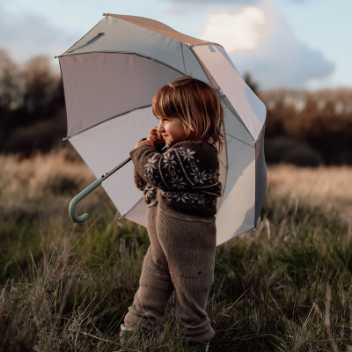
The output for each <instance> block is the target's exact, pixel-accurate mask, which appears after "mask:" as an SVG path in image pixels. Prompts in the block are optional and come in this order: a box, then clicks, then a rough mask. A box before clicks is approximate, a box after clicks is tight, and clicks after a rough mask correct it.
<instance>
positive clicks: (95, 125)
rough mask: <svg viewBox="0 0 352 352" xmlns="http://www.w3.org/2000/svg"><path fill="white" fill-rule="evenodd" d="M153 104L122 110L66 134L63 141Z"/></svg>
mask: <svg viewBox="0 0 352 352" xmlns="http://www.w3.org/2000/svg"><path fill="white" fill-rule="evenodd" d="M151 106H152V105H151V104H148V105H143V106H139V107H138V108H134V109H130V110H127V111H124V112H122V113H120V114H117V115H113V116H110V117H108V118H107V119H105V120H103V121H99V122H98V123H96V124H94V125H91V126H88V127H87V128H84V129H82V130H80V131H78V132H76V133H73V134H71V135H69V136H66V137H65V138H63V139H62V141H66V140H68V139H70V138H71V137H74V136H77V135H79V134H81V133H83V132H86V131H88V130H90V129H91V128H94V127H97V126H99V125H101V124H102V123H104V122H107V121H110V120H112V119H114V118H116V117H120V116H122V115H126V114H128V113H130V112H132V111H136V110H141V109H145V108H148V107H151Z"/></svg>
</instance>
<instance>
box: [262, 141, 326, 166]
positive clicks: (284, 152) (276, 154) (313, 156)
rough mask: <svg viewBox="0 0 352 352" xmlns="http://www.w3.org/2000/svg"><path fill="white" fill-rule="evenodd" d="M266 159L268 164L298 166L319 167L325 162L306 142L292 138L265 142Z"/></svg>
mask: <svg viewBox="0 0 352 352" xmlns="http://www.w3.org/2000/svg"><path fill="white" fill-rule="evenodd" d="M265 157H266V161H267V162H268V164H274V163H291V164H294V165H298V166H319V165H321V164H323V162H324V160H323V158H322V157H321V155H320V154H319V153H318V152H317V151H316V150H314V149H313V148H312V147H310V146H309V145H308V144H307V143H306V142H303V141H298V140H295V139H293V138H290V137H276V138H272V139H266V140H265Z"/></svg>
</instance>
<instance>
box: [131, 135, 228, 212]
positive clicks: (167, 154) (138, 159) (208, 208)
mask: <svg viewBox="0 0 352 352" xmlns="http://www.w3.org/2000/svg"><path fill="white" fill-rule="evenodd" d="M130 157H131V159H132V161H133V163H134V167H135V169H134V180H135V184H136V186H137V188H138V189H140V190H142V191H143V192H144V199H145V202H146V203H147V206H152V205H155V204H156V203H157V190H159V192H160V195H161V197H160V198H161V201H163V202H164V205H165V206H166V207H169V208H171V209H173V210H176V211H178V212H180V213H184V214H189V215H195V216H201V217H211V216H214V215H215V214H216V210H217V209H216V203H217V197H219V196H221V195H222V192H221V190H222V185H221V183H220V182H219V161H218V152H217V150H216V148H215V147H214V146H213V145H211V144H209V143H207V142H203V141H192V140H185V141H180V142H176V143H175V144H172V145H171V146H167V145H163V147H160V146H159V148H156V147H153V146H150V145H146V144H144V145H140V146H139V147H137V148H135V149H133V150H132V151H130Z"/></svg>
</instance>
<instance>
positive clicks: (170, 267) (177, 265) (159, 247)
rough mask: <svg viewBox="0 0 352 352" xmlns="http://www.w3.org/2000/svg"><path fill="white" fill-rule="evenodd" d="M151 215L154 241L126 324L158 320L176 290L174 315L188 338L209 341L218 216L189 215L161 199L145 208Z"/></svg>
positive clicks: (150, 232) (150, 233)
mask: <svg viewBox="0 0 352 352" xmlns="http://www.w3.org/2000/svg"><path fill="white" fill-rule="evenodd" d="M147 217H148V222H147V223H148V225H147V231H148V236H149V240H150V245H149V248H148V250H147V253H146V255H145V257H144V259H143V266H142V271H141V276H140V279H139V288H138V290H137V292H136V294H135V296H134V299H133V303H132V305H131V306H130V307H129V308H128V312H127V314H126V315H125V317H124V325H125V327H126V328H128V329H135V328H137V327H139V326H154V325H155V324H160V323H161V322H162V320H163V317H164V310H165V307H166V305H167V302H168V300H169V297H170V296H171V294H172V292H173V290H175V298H176V317H177V318H178V319H180V321H181V326H182V332H183V335H184V337H185V340H186V341H188V342H199V343H206V342H209V341H210V340H211V339H212V338H213V337H214V335H215V331H214V329H213V328H212V326H211V323H210V319H209V317H208V314H207V312H206V307H207V302H208V298H209V292H210V289H211V285H212V283H213V281H214V266H215V249H216V226H215V216H214V217H212V218H209V219H205V218H200V217H194V216H187V215H183V214H180V213H178V212H176V211H174V210H172V209H169V208H165V207H162V206H161V207H160V202H159V204H157V205H154V206H151V207H148V208H147Z"/></svg>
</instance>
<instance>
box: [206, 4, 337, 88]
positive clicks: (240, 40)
mask: <svg viewBox="0 0 352 352" xmlns="http://www.w3.org/2000/svg"><path fill="white" fill-rule="evenodd" d="M200 37H201V38H203V39H206V40H210V41H215V42H218V43H220V44H221V45H223V46H224V47H225V49H226V50H227V51H228V52H229V55H230V57H231V58H232V59H233V61H234V63H235V65H236V66H237V67H238V69H239V70H240V72H242V73H244V72H250V73H251V74H252V76H253V78H254V79H255V80H256V81H257V82H258V83H259V86H260V87H261V88H263V89H270V88H277V87H292V88H302V87H307V85H309V83H310V82H311V81H312V80H313V81H314V80H319V79H324V78H326V77H328V76H329V75H331V74H332V73H333V71H334V69H335V66H334V64H333V63H332V62H331V61H329V60H328V59H327V58H326V57H324V55H323V53H321V52H320V51H318V50H315V49H312V48H310V47H309V46H308V45H306V44H305V43H303V42H301V41H300V40H298V39H297V38H296V37H295V35H294V33H293V32H292V30H291V28H290V27H289V25H288V23H287V21H286V20H285V18H284V17H283V15H282V14H281V13H280V12H279V11H278V9H277V8H275V7H274V6H273V5H272V1H271V0H262V1H260V2H259V1H258V4H257V5H256V6H250V7H248V6H241V7H240V8H238V7H237V8H236V10H234V11H229V9H228V8H226V10H225V9H223V10H221V9H218V10H217V11H214V12H211V13H210V14H209V17H208V21H207V24H206V25H205V28H204V31H203V32H202V35H201V36H200Z"/></svg>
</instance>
